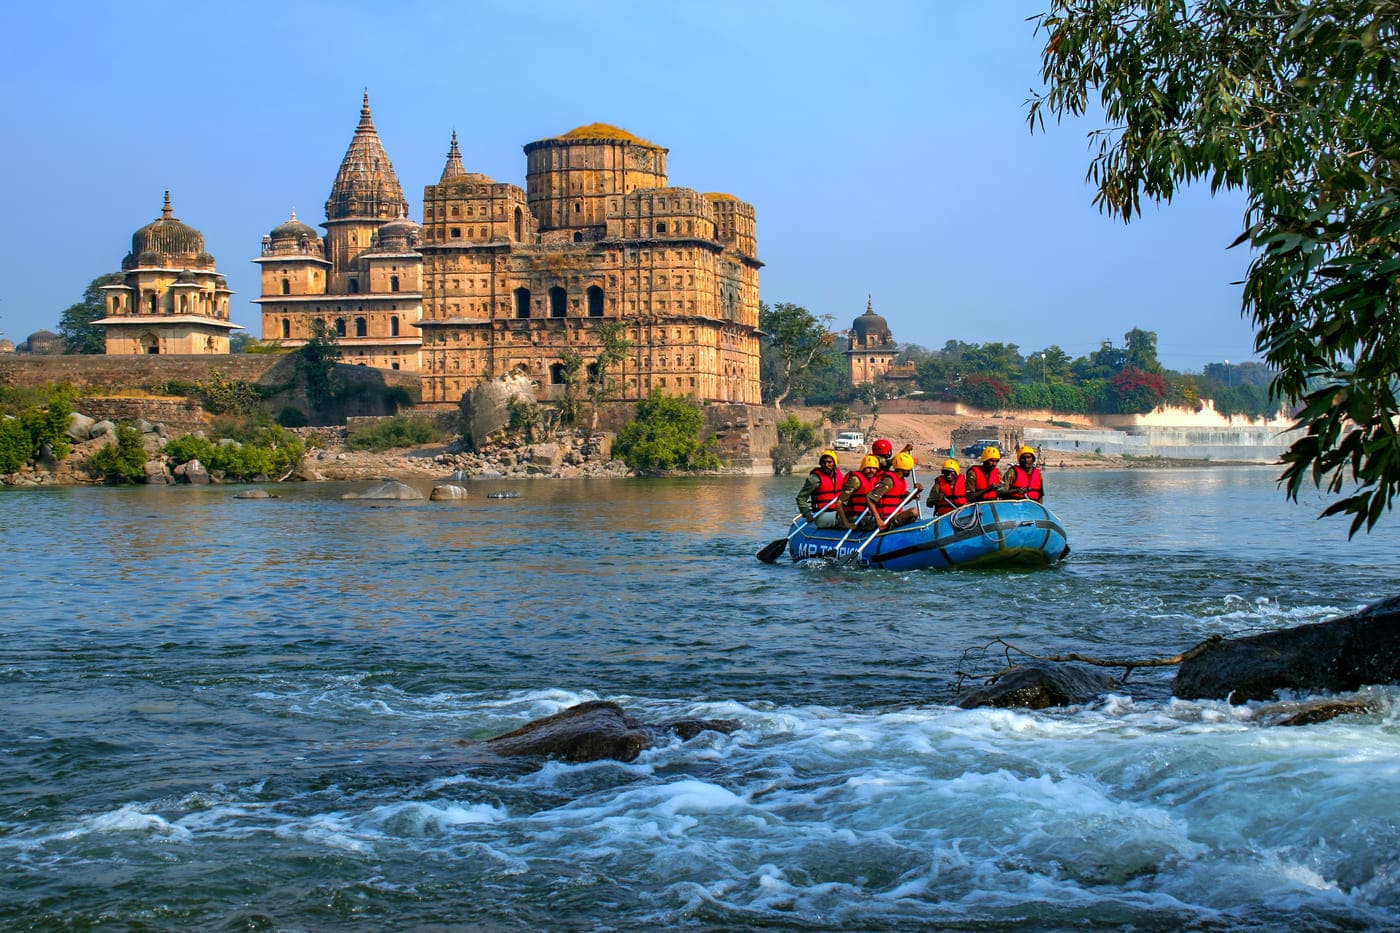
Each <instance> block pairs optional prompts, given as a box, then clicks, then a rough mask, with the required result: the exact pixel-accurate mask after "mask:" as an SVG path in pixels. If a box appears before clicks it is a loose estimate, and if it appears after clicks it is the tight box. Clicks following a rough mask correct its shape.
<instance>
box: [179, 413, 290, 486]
mask: <svg viewBox="0 0 1400 933" xmlns="http://www.w3.org/2000/svg"><path fill="white" fill-rule="evenodd" d="M227 440H233V439H232V438H227ZM305 453H306V447H305V445H304V444H302V442H301V438H299V437H297V436H296V435H295V434H292V433H290V432H288V431H285V430H283V429H282V428H280V427H278V426H276V425H264V426H263V427H260V428H258V429H257V430H255V431H254V432H253V434H252V436H251V438H250V439H249V440H247V441H246V442H238V441H234V442H233V443H222V442H221V443H215V442H213V441H210V440H209V439H208V438H204V437H197V436H195V435H193V434H185V435H183V436H181V437H177V438H175V439H174V440H172V441H170V442H169V443H168V444H166V445H165V456H166V457H167V458H168V459H169V460H170V462H171V463H172V464H176V465H178V464H181V463H188V462H189V461H191V460H198V461H199V462H200V463H202V464H203V465H204V467H205V469H207V470H210V471H215V470H217V471H219V472H221V473H223V474H224V476H225V477H226V478H228V479H238V480H248V479H252V478H254V477H256V476H269V477H280V476H282V475H283V474H286V473H289V472H291V471H292V470H294V469H296V467H297V466H298V465H299V464H300V463H301V458H302V457H303V456H304V455H305Z"/></svg>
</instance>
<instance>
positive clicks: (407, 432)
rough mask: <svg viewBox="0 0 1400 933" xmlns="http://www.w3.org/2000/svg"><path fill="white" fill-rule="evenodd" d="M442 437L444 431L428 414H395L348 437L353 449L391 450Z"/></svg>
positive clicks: (429, 441)
mask: <svg viewBox="0 0 1400 933" xmlns="http://www.w3.org/2000/svg"><path fill="white" fill-rule="evenodd" d="M441 439H442V432H441V431H439V430H438V429H437V428H436V427H434V426H433V422H432V419H431V418H429V417H428V416H427V415H395V416H394V417H392V418H385V419H384V420H383V421H376V422H375V423H374V424H371V425H369V426H367V427H363V428H360V429H359V430H357V431H355V432H354V433H353V434H351V435H350V436H349V437H348V438H346V441H345V443H346V446H348V447H349V448H350V449H351V450H373V451H375V452H379V451H384V450H391V449H393V448H395V447H416V446H418V445H419V444H427V443H431V442H432V441H437V440H441Z"/></svg>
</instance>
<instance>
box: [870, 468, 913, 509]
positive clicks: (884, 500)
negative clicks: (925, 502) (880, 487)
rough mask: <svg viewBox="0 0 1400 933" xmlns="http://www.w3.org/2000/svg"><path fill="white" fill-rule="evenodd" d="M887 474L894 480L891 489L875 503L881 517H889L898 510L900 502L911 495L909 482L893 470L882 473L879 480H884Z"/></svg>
mask: <svg viewBox="0 0 1400 933" xmlns="http://www.w3.org/2000/svg"><path fill="white" fill-rule="evenodd" d="M887 476H888V477H889V478H890V479H891V480H893V482H892V483H891V484H890V488H889V491H888V492H886V493H885V494H884V495H883V496H881V497H880V501H879V502H877V503H875V508H876V510H877V511H879V513H880V517H881V518H889V517H890V516H891V515H893V514H894V513H895V512H896V511H898V509H899V504H900V503H901V502H903V501H904V497H905V496H907V495H909V483H908V482H906V481H905V479H904V477H903V476H900V475H899V474H898V473H896V472H894V471H893V470H890V471H889V472H887V473H881V474H880V477H879V479H878V480H877V482H883V481H884V479H885V477H887Z"/></svg>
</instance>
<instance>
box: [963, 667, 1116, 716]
mask: <svg viewBox="0 0 1400 933" xmlns="http://www.w3.org/2000/svg"><path fill="white" fill-rule="evenodd" d="M1115 686H1117V681H1115V680H1114V679H1113V678H1112V677H1109V676H1108V675H1107V674H1104V673H1102V672H1100V671H1097V670H1094V669H1093V668H1088V667H1084V666H1082V665H1079V664H1052V663H1048V662H1044V661H1037V662H1032V663H1030V664H1022V665H1019V666H1017V667H1013V668H1012V669H1011V670H1009V671H1007V672H1006V673H1005V674H1003V675H1001V676H1000V677H998V678H997V680H996V682H995V683H992V684H988V685H987V686H985V687H979V688H978V689H976V690H973V691H970V692H968V693H965V694H963V695H962V696H961V697H959V698H958V706H960V707H962V708H963V709H974V708H976V707H979V706H995V707H999V708H1003V709H1004V708H1008V707H1024V708H1026V709H1046V708H1047V707H1051V706H1074V705H1076V704H1078V703H1087V702H1089V701H1090V700H1093V699H1094V698H1095V697H1098V696H1100V695H1102V694H1104V693H1107V692H1108V691H1109V690H1112V689H1113V688H1114V687H1115Z"/></svg>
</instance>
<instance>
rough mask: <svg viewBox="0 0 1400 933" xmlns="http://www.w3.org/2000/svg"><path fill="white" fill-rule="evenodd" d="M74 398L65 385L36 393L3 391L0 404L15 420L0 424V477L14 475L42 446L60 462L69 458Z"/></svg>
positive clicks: (35, 391) (71, 388)
mask: <svg viewBox="0 0 1400 933" xmlns="http://www.w3.org/2000/svg"><path fill="white" fill-rule="evenodd" d="M73 396H74V391H73V387H72V386H70V385H68V384H67V383H63V384H60V385H55V386H48V387H45V388H43V389H39V390H33V389H23V390H22V389H11V388H8V387H7V388H6V389H5V391H4V393H3V396H0V401H3V403H4V408H5V409H7V410H9V411H11V412H13V413H14V414H15V415H16V416H17V417H15V418H12V419H6V420H4V421H3V423H0V473H13V472H15V471H16V470H18V469H19V468H20V467H22V466H24V465H25V464H26V463H28V462H29V461H30V460H33V459H34V456H35V454H37V453H38V452H39V449H40V448H41V447H43V446H44V445H45V444H47V445H48V446H49V448H50V449H51V450H53V455H54V456H55V457H57V458H59V459H60V460H61V459H63V458H64V457H66V456H68V451H69V450H70V449H71V447H70V445H69V443H68V425H69V422H70V421H71V420H72V417H73Z"/></svg>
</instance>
